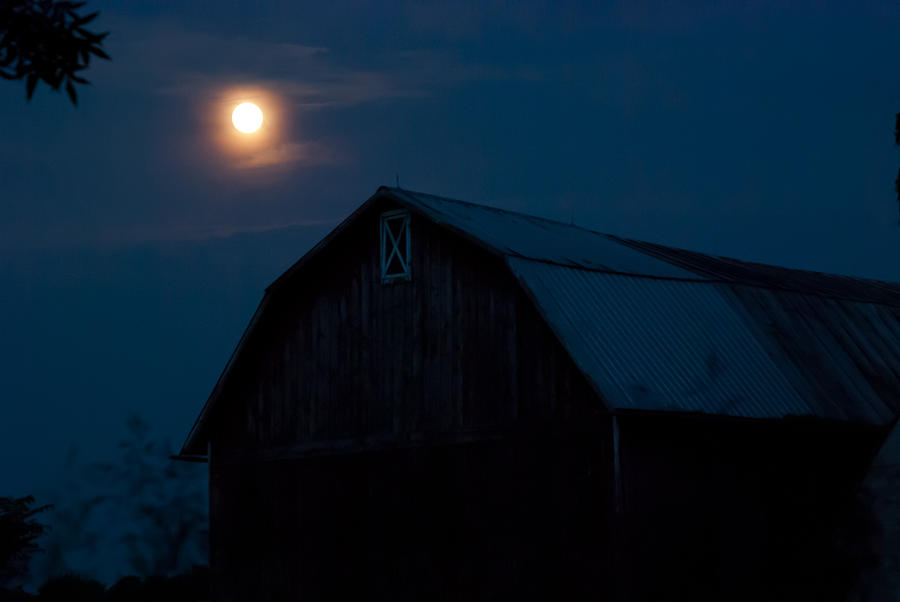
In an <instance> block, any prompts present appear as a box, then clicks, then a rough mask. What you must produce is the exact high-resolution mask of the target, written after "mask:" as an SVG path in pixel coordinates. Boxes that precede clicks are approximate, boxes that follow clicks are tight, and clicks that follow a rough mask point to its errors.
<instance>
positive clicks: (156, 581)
mask: <svg viewBox="0 0 900 602" xmlns="http://www.w3.org/2000/svg"><path fill="white" fill-rule="evenodd" d="M9 595H10V596H12V595H13V594H9ZM15 595H17V596H19V597H8V598H4V597H2V596H0V602H6V601H7V600H9V601H10V602H12V601H13V600H16V601H18V600H23V601H24V600H34V601H35V602H159V601H160V600H164V601H165V602H200V601H201V600H209V569H208V568H207V567H206V566H201V565H195V566H194V567H193V568H191V569H190V570H189V571H187V572H186V573H182V574H180V575H175V576H173V577H170V578H168V579H166V578H165V577H159V576H154V577H148V578H146V579H143V580H142V579H141V578H140V577H136V576H134V575H132V576H129V577H123V578H122V579H119V580H118V581H117V582H116V583H115V584H114V585H112V586H111V587H110V588H109V589H106V588H105V587H104V586H103V584H102V583H100V582H99V581H95V580H93V579H88V578H86V577H82V576H79V575H74V574H68V575H63V576H61V577H55V578H53V579H49V580H47V582H46V583H44V585H43V586H42V587H41V589H40V591H39V593H38V596H37V597H33V596H29V595H28V594H24V593H17V594H15Z"/></svg>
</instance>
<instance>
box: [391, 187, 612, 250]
mask: <svg viewBox="0 0 900 602" xmlns="http://www.w3.org/2000/svg"><path fill="white" fill-rule="evenodd" d="M381 188H383V189H385V190H388V191H390V192H392V193H395V194H396V193H398V192H401V193H406V194H415V195H418V196H425V197H431V198H433V199H438V200H440V201H444V202H448V203H456V204H458V205H468V206H469V207H478V208H479V209H490V210H491V211H497V212H500V213H509V214H511V215H518V216H519V217H525V218H528V219H536V220H540V221H542V222H549V223H551V224H555V225H557V226H565V227H567V228H576V229H578V230H583V231H585V232H590V233H591V234H597V235H598V236H604V237H606V238H619V237H618V236H616V235H615V234H609V233H607V232H600V231H599V230H594V229H593V228H585V227H584V226H579V225H578V224H567V223H566V222H561V221H559V220H555V219H551V218H549V217H542V216H540V215H534V214H532V213H524V212H522V211H514V210H512V209H503V208H502V207H494V206H492V205H484V204H482V203H473V202H472V201H463V200H462V199H452V198H450V197H446V196H441V195H438V194H431V193H429V192H419V191H417V190H409V189H408V188H395V187H393V186H382V187H381ZM616 242H618V241H616Z"/></svg>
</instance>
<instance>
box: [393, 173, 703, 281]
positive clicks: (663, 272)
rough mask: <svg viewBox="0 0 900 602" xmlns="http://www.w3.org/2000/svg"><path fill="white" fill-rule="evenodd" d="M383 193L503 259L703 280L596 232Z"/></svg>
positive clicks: (427, 196) (403, 192) (417, 195)
mask: <svg viewBox="0 0 900 602" xmlns="http://www.w3.org/2000/svg"><path fill="white" fill-rule="evenodd" d="M386 190H389V191H390V194H391V195H392V196H393V197H395V198H396V199H398V200H400V201H401V202H403V203H404V204H405V205H407V206H410V207H411V208H413V209H417V210H418V211H419V212H420V213H422V214H424V215H425V216H426V217H427V218H428V219H430V220H432V221H434V222H436V223H438V224H442V225H444V226H448V227H450V228H453V229H455V230H458V231H460V232H463V233H465V234H467V235H468V236H471V237H473V238H475V239H477V240H478V241H480V242H481V243H483V244H486V245H488V246H490V247H491V248H493V249H494V250H496V251H498V252H500V253H503V254H505V255H512V256H514V257H527V258H529V259H538V260H541V261H549V262H552V263H557V264H561V265H569V266H578V267H582V268H587V269H592V270H605V271H610V272H621V273H626V274H640V275H642V276H653V277H657V278H688V279H694V280H697V279H705V276H698V275H697V274H695V273H693V272H690V271H688V270H685V269H682V268H680V267H678V266H675V265H673V264H672V263H670V262H667V261H662V260H660V259H657V258H655V257H652V256H650V255H647V254H646V253H643V252H641V251H638V250H635V249H632V248H630V247H628V246H627V245H623V244H621V243H620V242H619V241H617V240H613V239H612V238H611V237H609V236H606V235H604V234H601V233H599V232H594V231H591V230H586V229H584V228H579V227H577V226H572V225H569V224H563V223H559V222H554V221H551V220H547V219H543V218H540V217H534V216H532V215H524V214H521V213H513V212H510V211H504V210H502V209H495V208H493V207H486V206H484V205H476V204H474V203H466V202H464V201H455V200H450V199H445V198H442V197H437V196H433V195H430V194H424V193H421V192H412V191H409V190H402V189H399V188H389V189H386Z"/></svg>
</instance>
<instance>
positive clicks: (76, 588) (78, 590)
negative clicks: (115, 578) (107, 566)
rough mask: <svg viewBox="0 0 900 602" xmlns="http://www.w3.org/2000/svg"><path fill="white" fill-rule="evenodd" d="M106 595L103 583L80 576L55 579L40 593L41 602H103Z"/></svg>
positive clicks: (45, 584) (48, 582) (44, 586)
mask: <svg viewBox="0 0 900 602" xmlns="http://www.w3.org/2000/svg"><path fill="white" fill-rule="evenodd" d="M105 595H106V588H105V587H104V586H103V584H102V583H100V582H99V581H95V580H94V579H88V578H87V577H82V576H80V575H62V576H60V577H54V578H53V579H50V580H48V581H47V582H46V583H44V585H42V586H41V589H40V590H39V591H38V598H39V599H40V600H41V602H45V601H46V602H101V601H102V600H103V599H104V597H105Z"/></svg>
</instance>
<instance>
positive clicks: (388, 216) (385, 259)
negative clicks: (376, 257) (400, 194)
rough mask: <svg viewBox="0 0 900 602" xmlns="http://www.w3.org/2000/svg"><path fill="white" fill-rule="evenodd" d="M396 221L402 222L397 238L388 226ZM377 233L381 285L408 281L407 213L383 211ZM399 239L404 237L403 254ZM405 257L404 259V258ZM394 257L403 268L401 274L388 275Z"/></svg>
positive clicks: (409, 272) (404, 211) (401, 210)
mask: <svg viewBox="0 0 900 602" xmlns="http://www.w3.org/2000/svg"><path fill="white" fill-rule="evenodd" d="M398 220H402V223H401V225H400V232H399V235H398V237H397V238H394V233H393V232H391V229H390V225H389V224H391V223H395V222H397V221H398ZM378 231H379V235H380V239H381V281H382V282H383V283H388V282H396V281H398V280H409V279H410V277H411V276H412V272H411V271H410V247H409V211H407V210H406V209H397V210H395V211H385V212H384V213H382V214H381V219H380V220H379V222H378ZM400 237H405V239H406V240H405V241H404V242H405V243H406V244H405V245H404V247H405V250H406V253H405V254H401V253H400V248H399V244H398V243H399V242H400ZM404 255H405V257H404ZM394 256H396V257H397V259H398V260H399V261H400V265H401V266H402V267H403V271H402V272H393V273H390V274H389V273H388V267H389V266H390V265H391V261H392V260H393V259H394Z"/></svg>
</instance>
